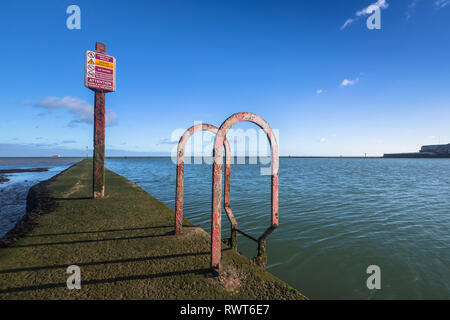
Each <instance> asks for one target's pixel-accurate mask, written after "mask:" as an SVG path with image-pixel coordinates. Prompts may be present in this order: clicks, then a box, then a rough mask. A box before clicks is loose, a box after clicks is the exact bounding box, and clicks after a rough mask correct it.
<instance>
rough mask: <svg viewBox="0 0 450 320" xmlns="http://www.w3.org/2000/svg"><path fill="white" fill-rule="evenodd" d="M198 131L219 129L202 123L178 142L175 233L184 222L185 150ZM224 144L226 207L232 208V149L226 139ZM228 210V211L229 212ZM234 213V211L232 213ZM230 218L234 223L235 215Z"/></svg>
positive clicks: (179, 230)
mask: <svg viewBox="0 0 450 320" xmlns="http://www.w3.org/2000/svg"><path fill="white" fill-rule="evenodd" d="M197 131H209V132H212V133H214V134H216V133H217V131H218V129H217V127H216V126H213V125H211V124H207V123H200V124H197V125H195V126H192V127H190V128H189V129H187V130H186V132H185V133H184V134H183V135H182V136H181V138H180V141H179V142H178V148H177V186H176V196H175V234H179V233H180V232H181V230H182V223H183V190H184V150H185V147H186V143H187V141H188V140H189V138H190V137H191V135H193V134H194V133H196V132H197ZM222 145H224V146H225V207H226V208H227V207H228V208H229V209H228V210H229V211H230V212H231V208H230V174H231V150H230V144H229V143H228V141H227V140H226V139H224V140H223V143H222ZM228 210H227V212H228ZM231 215H232V213H231ZM228 218H229V220H230V222H231V224H232V226H233V225H236V226H237V224H233V222H232V221H235V219H234V217H233V216H231V217H230V215H228Z"/></svg>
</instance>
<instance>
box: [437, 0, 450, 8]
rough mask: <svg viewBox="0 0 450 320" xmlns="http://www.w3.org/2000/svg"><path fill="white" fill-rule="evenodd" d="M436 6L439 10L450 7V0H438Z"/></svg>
mask: <svg viewBox="0 0 450 320" xmlns="http://www.w3.org/2000/svg"><path fill="white" fill-rule="evenodd" d="M435 4H436V6H437V7H438V8H445V7H446V6H448V5H450V0H436V1H435Z"/></svg>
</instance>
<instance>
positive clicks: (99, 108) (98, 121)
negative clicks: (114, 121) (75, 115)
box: [93, 42, 106, 199]
mask: <svg viewBox="0 0 450 320" xmlns="http://www.w3.org/2000/svg"><path fill="white" fill-rule="evenodd" d="M95 51H97V52H99V53H103V54H106V45H105V44H103V43H100V42H97V43H96V44H95ZM93 162H94V168H93V169H94V170H93V193H94V199H101V198H103V197H104V195H105V92H104V91H102V90H96V91H95V104H94V159H93Z"/></svg>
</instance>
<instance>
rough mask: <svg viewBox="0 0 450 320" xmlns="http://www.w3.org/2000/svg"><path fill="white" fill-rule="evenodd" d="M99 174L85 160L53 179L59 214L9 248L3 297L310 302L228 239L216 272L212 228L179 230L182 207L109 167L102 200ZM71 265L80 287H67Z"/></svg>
mask: <svg viewBox="0 0 450 320" xmlns="http://www.w3.org/2000/svg"><path fill="white" fill-rule="evenodd" d="M91 176H92V162H91V160H83V161H81V162H80V163H78V164H76V165H74V166H73V167H71V168H70V169H68V170H66V171H65V172H63V173H61V174H60V175H58V176H57V177H56V178H54V179H52V180H51V182H50V183H48V186H47V191H48V194H47V201H46V202H47V208H44V209H45V210H46V211H50V212H48V213H46V214H43V215H40V216H38V217H36V218H34V220H33V224H35V226H34V228H33V229H32V230H31V231H28V232H27V233H26V234H25V236H23V237H20V238H19V239H18V240H17V241H15V242H14V243H12V244H10V245H9V246H7V247H4V248H0V299H304V298H305V297H304V296H303V295H301V294H300V293H299V292H298V291H297V290H295V289H293V288H291V287H289V286H288V285H286V284H285V283H284V282H282V281H281V280H279V279H278V278H276V277H274V276H273V275H271V274H269V273H268V272H266V271H264V270H263V269H261V268H259V267H257V266H255V265H253V264H251V263H250V262H249V260H248V259H247V258H245V257H243V256H241V255H239V254H237V253H235V252H234V251H232V250H230V249H228V248H227V247H226V246H225V245H223V246H222V250H223V257H222V265H223V270H224V272H223V273H222V275H221V276H220V277H218V278H207V277H206V276H205V274H206V273H207V272H208V271H209V270H208V267H209V240H210V237H209V235H208V233H206V232H205V231H204V230H202V229H200V228H197V227H195V226H193V224H192V223H191V222H189V221H188V220H187V219H185V220H184V225H185V226H186V227H184V230H183V234H181V235H178V236H174V235H173V234H172V231H173V221H174V213H173V211H172V209H170V208H169V207H167V206H166V205H164V204H163V203H161V202H160V201H159V200H157V199H155V198H154V197H152V196H151V195H149V194H148V193H146V192H145V191H144V190H142V189H141V188H140V187H138V186H137V185H136V184H134V183H132V182H130V181H129V180H127V179H125V178H123V177H121V176H119V175H117V174H115V173H114V172H111V171H109V170H107V172H106V194H105V198H104V199H97V200H93V199H92V198H91V195H92V191H91V189H92V179H91ZM174 194H175V192H174ZM208 209H209V208H205V210H208ZM32 216H33V215H32ZM69 265H77V266H79V267H80V270H81V289H80V290H76V289H75V290H69V289H68V288H67V286H66V281H67V278H68V277H69V274H67V273H66V269H67V267H68V266H69Z"/></svg>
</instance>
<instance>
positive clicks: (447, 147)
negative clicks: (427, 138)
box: [420, 143, 450, 153]
mask: <svg viewBox="0 0 450 320" xmlns="http://www.w3.org/2000/svg"><path fill="white" fill-rule="evenodd" d="M420 152H435V153H450V143H449V144H436V145H431V146H422V148H420Z"/></svg>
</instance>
